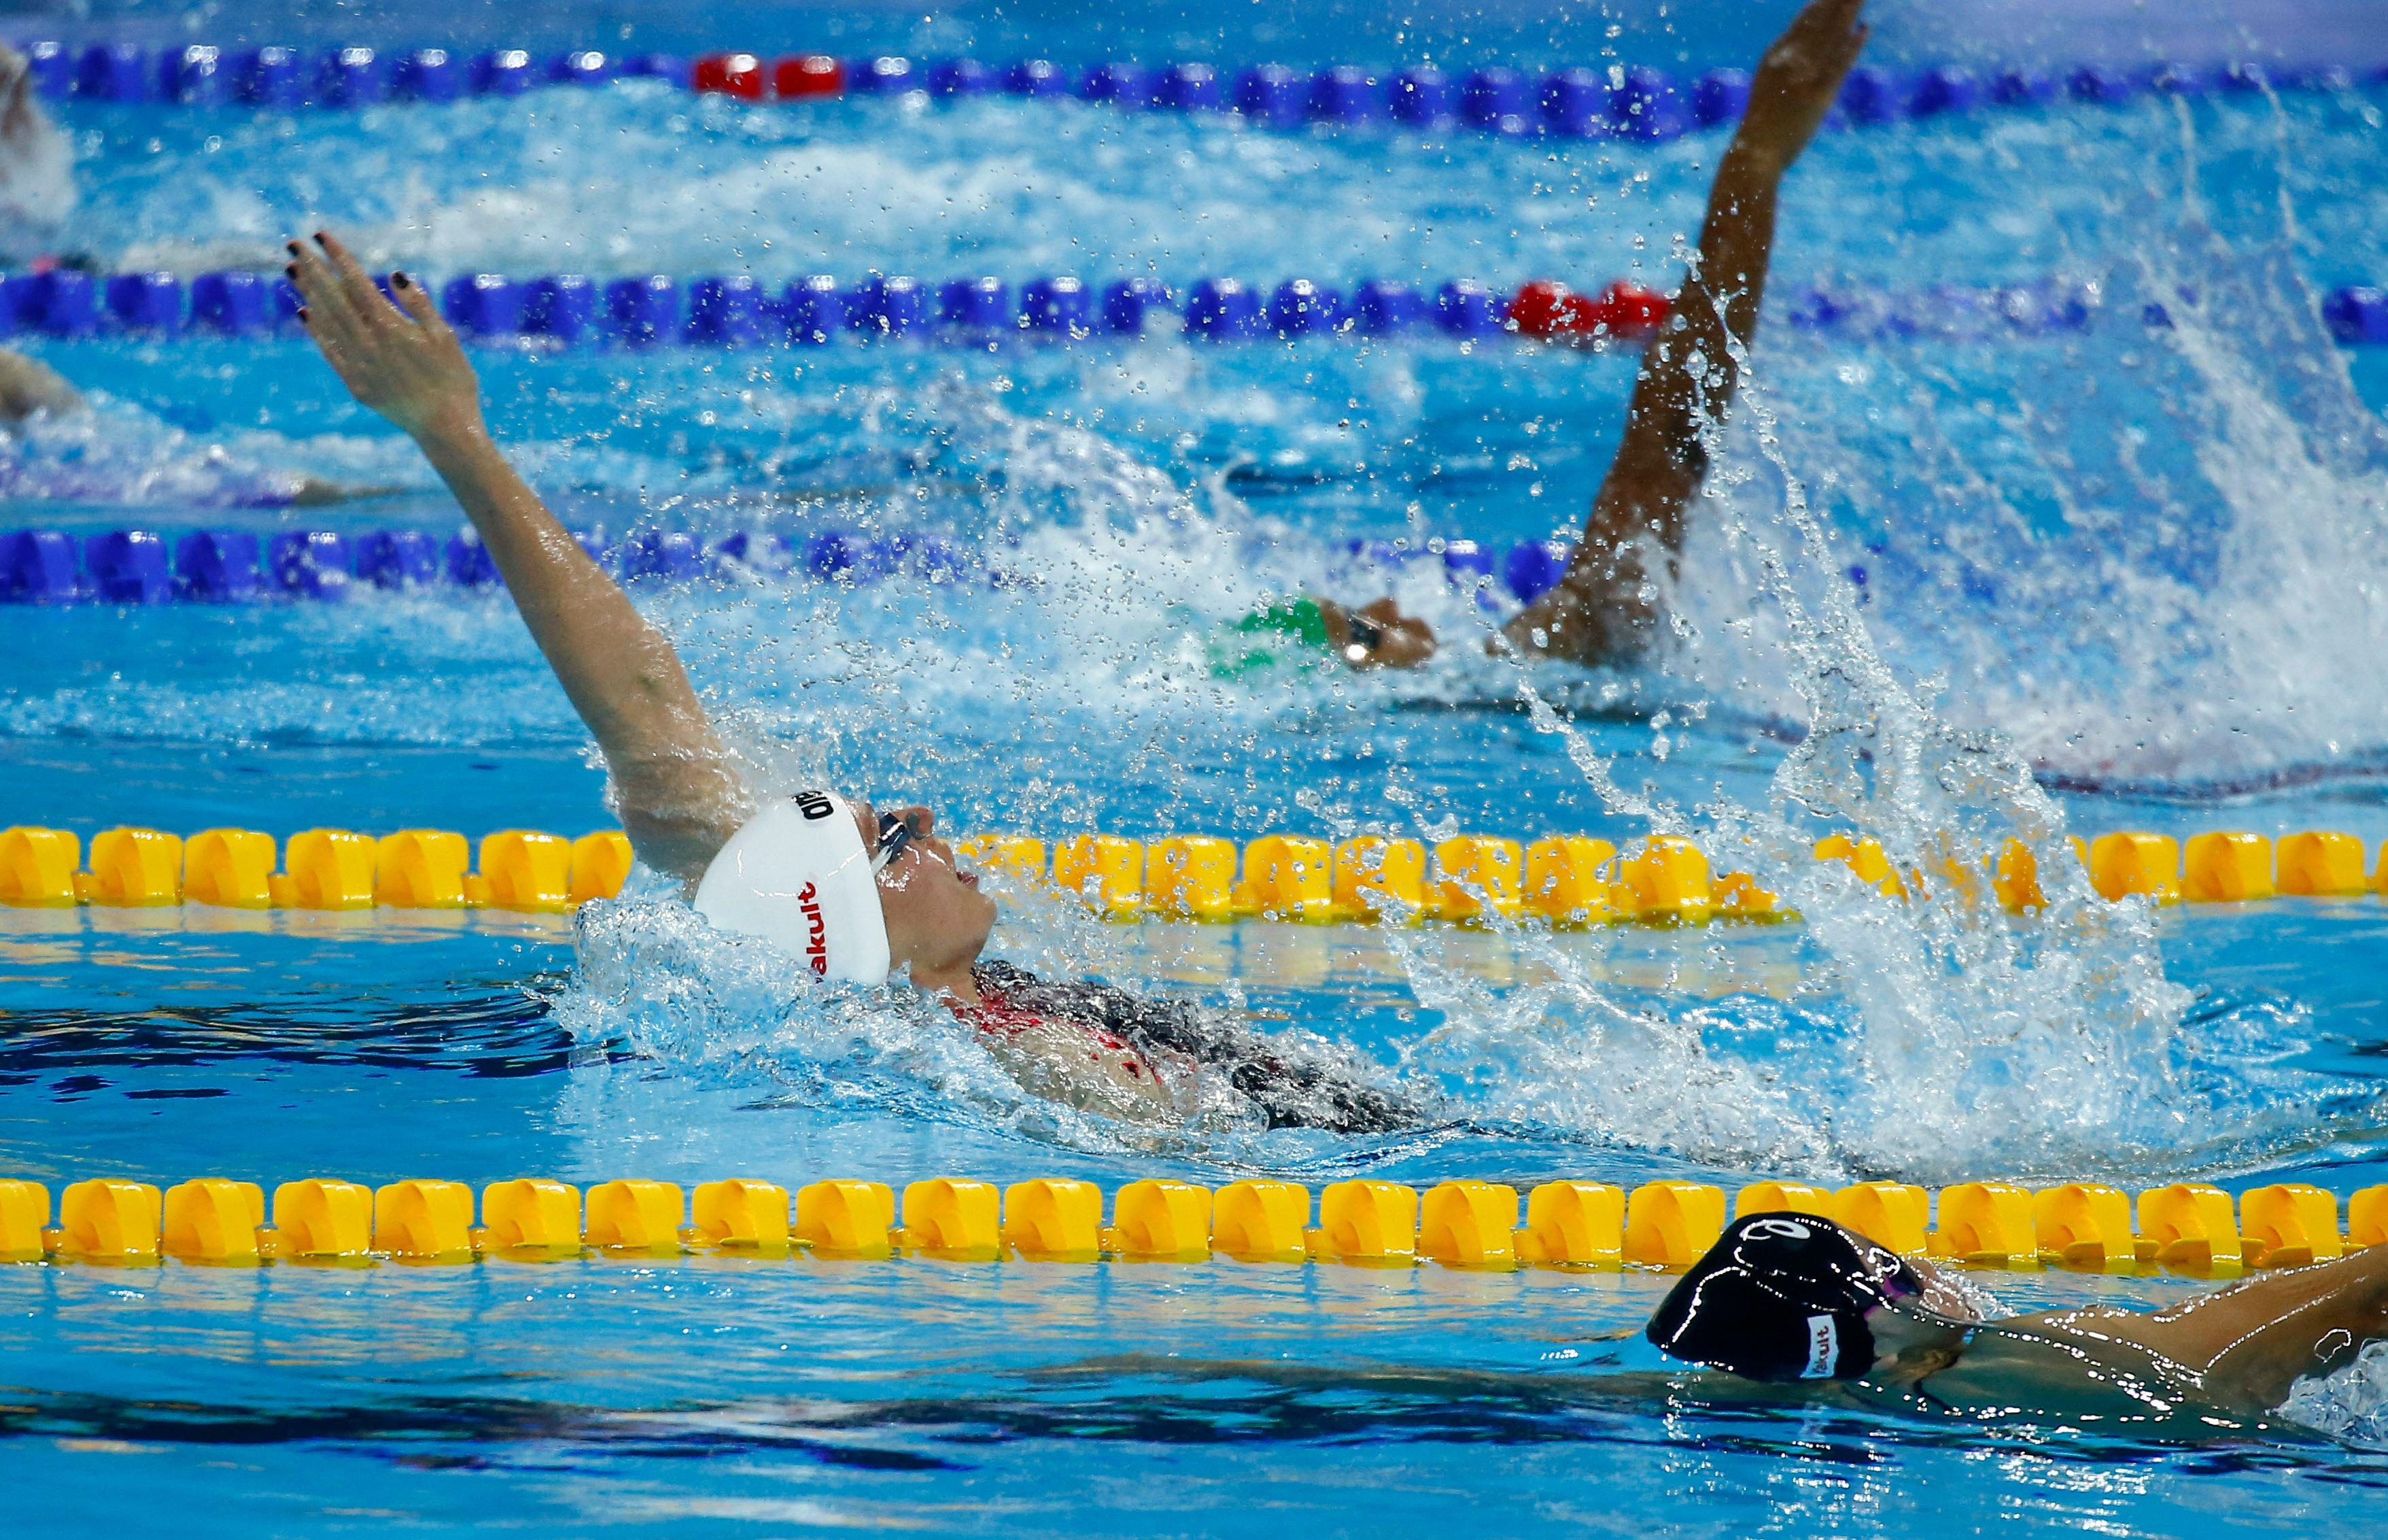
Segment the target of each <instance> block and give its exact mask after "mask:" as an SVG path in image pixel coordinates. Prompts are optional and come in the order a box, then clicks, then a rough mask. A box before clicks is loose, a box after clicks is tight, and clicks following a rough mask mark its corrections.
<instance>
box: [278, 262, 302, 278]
mask: <svg viewBox="0 0 2388 1540" xmlns="http://www.w3.org/2000/svg"><path fill="white" fill-rule="evenodd" d="M282 276H283V277H285V278H296V277H298V276H299V264H298V263H296V262H287V263H285V264H284V265H283V268H282Z"/></svg>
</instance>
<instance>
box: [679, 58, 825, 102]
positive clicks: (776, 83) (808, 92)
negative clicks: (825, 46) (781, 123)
mask: <svg viewBox="0 0 2388 1540" xmlns="http://www.w3.org/2000/svg"><path fill="white" fill-rule="evenodd" d="M689 83H690V85H691V86H692V88H693V89H695V90H697V91H702V92H710V93H712V94H713V95H718V96H735V97H737V98H738V99H739V100H740V101H742V102H759V101H764V100H767V99H768V98H771V97H777V98H779V99H780V100H781V101H801V100H805V99H807V98H819V97H826V96H843V95H845V62H844V61H843V60H840V59H836V58H832V57H830V56H829V55H827V54H795V55H792V56H791V57H787V58H783V59H775V60H773V61H771V62H770V63H768V64H766V63H765V62H764V61H763V60H762V58H760V57H758V56H756V55H754V54H707V55H705V57H703V58H701V59H698V60H697V61H696V68H695V69H693V70H692V71H691V73H690V78H689Z"/></svg>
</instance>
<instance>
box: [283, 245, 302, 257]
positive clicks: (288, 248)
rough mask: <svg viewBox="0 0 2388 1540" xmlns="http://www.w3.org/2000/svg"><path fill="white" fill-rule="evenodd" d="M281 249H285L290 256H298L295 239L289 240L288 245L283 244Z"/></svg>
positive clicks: (297, 246)
mask: <svg viewBox="0 0 2388 1540" xmlns="http://www.w3.org/2000/svg"><path fill="white" fill-rule="evenodd" d="M282 249H283V250H285V251H287V252H288V253H290V255H291V256H293V257H296V256H298V255H299V243H298V242H296V241H293V242H291V243H290V244H289V245H288V246H284V247H283V248H282Z"/></svg>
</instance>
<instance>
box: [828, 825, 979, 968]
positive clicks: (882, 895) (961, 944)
mask: <svg viewBox="0 0 2388 1540" xmlns="http://www.w3.org/2000/svg"><path fill="white" fill-rule="evenodd" d="M888 812H890V813H892V814H895V816H896V817H898V818H901V819H903V820H904V823H905V825H906V826H907V827H909V828H910V829H911V831H912V839H911V842H910V843H909V844H908V845H906V846H905V847H904V849H903V851H902V852H899V853H898V854H897V855H896V857H895V860H893V861H891V862H889V863H888V864H887V865H886V867H885V868H884V869H883V870H882V871H881V872H880V874H879V907H880V910H881V912H882V913H883V914H884V915H886V917H887V947H888V951H889V952H890V953H892V954H893V956H894V959H895V965H896V966H898V967H904V966H909V967H910V969H911V971H912V974H913V977H914V978H922V977H924V976H928V977H934V976H936V975H939V974H943V973H946V972H950V971H951V970H953V969H955V968H966V967H968V966H970V965H971V964H972V963H974V962H976V961H977V960H978V954H979V953H981V952H982V951H984V950H985V947H986V938H987V932H989V931H991V930H993V929H994V928H995V900H993V899H991V898H989V897H987V896H986V895H985V894H984V893H982V892H980V891H979V890H978V874H977V873H976V872H965V871H963V870H962V869H961V867H960V865H959V863H958V862H957V861H956V860H955V859H954V848H953V847H952V846H951V845H949V844H947V843H946V841H945V840H943V839H939V838H938V837H937V815H936V814H934V813H932V812H930V811H929V810H928V809H927V808H925V807H896V808H890V809H888ZM854 815H855V818H856V819H857V821H858V822H859V823H860V825H861V826H862V848H863V849H865V850H867V851H869V852H870V853H871V854H872V855H874V856H876V855H877V854H878V853H879V818H880V814H879V810H878V809H877V808H874V807H872V806H871V805H870V803H869V802H860V803H857V804H856V806H855V809H854Z"/></svg>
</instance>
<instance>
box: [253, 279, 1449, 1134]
mask: <svg viewBox="0 0 2388 1540" xmlns="http://www.w3.org/2000/svg"><path fill="white" fill-rule="evenodd" d="M289 249H290V256H291V262H290V267H289V270H288V271H289V274H290V278H291V281H292V282H293V283H295V284H298V286H299V296H300V298H301V300H302V304H301V307H300V309H299V318H300V320H301V321H302V322H304V323H305V325H306V327H307V334H308V335H309V336H311V337H312V338H313V339H314V341H315V343H316V345H317V346H318V347H320V348H322V350H323V353H324V359H325V360H326V361H327V362H329V363H330V364H331V366H332V368H333V370H334V371H335V372H337V374H338V375H339V377H340V379H341V381H342V383H343V384H345V385H347V386H348V387H349V391H350V392H351V393H353V394H354V395H355V397H356V398H357V399H358V400H359V401H361V402H362V403H363V404H364V405H366V406H368V407H370V408H372V409H373V410H375V411H378V412H380V413H381V414H382V415H383V416H384V417H387V419H389V421H390V422H391V423H395V424H396V425H397V426H398V427H399V428H400V429H401V430H403V431H404V432H405V433H406V434H407V435H410V436H411V437H412V438H413V440H414V442H415V443H416V445H417V446H418V447H420V448H422V450H423V452H424V454H425V456H426V458H427V459H428V460H429V461H431V465H432V468H433V469H434V470H436V471H438V473H439V475H440V477H441V478H442V479H443V480H445V481H446V482H447V484H448V486H449V488H450V490H451V491H453V492H454V493H455V495H456V500H457V501H458V502H459V503H460V504H462V505H463V507H464V513H465V516H466V517H467V518H469V519H471V520H472V522H473V525H474V527H475V528H476V529H477V530H479V532H480V535H481V541H482V545H483V546H484V548H485V549H487V550H488V551H489V556H490V559H491V560H492V561H494V562H496V563H497V567H498V572H499V574H500V575H501V576H502V577H503V578H504V580H505V586H506V592H507V593H508V594H509V595H510V596H512V598H513V600H514V604H515V606H516V607H517V608H518V609H519V610H520V612H521V613H522V618H523V623H524V624H525V625H527V627H528V628H529V630H530V633H531V637H532V638H533V639H534V640H535V641H536V642H537V643H538V644H539V648H540V651H541V652H542V653H543V654H545V656H546V658H547V661H548V664H549V666H550V667H552V668H553V670H554V671H555V676H556V680H557V682H558V683H560V684H561V685H562V686H563V687H564V691H565V695H566V696H568V697H570V699H571V701H572V704H573V707H574V708H575V709H576V710H577V711H578V713H580V719H581V720H582V721H583V722H584V723H586V724H587V725H588V727H589V731H590V733H591V736H592V737H593V738H595V739H596V740H597V747H598V750H599V751H600V752H601V753H602V754H603V756H604V760H605V767H606V770H607V772H608V773H609V776H610V780H611V788H610V789H611V795H612V798H613V802H614V808H615V811H616V813H617V814H619V815H620V817H621V820H622V827H623V828H624V829H625V830H626V831H627V832H628V833H629V837H630V843H631V847H632V848H633V849H634V850H635V851H636V852H638V856H639V859H640V861H641V863H643V864H644V865H646V866H647V867H648V868H649V869H651V870H653V871H655V872H658V873H661V874H663V875H665V876H667V877H673V878H676V879H677V880H678V881H679V882H680V884H681V887H682V890H683V891H684V892H686V893H687V894H688V895H689V898H690V902H691V903H692V905H693V907H694V908H695V909H696V911H697V913H698V914H700V915H704V916H705V918H706V919H707V920H708V921H710V922H711V923H712V924H713V925H714V927H715V928H718V929H720V930H724V931H729V932H733V933H737V934H742V935H747V936H753V937H756V938H758V939H761V940H766V941H768V942H770V943H771V944H772V945H773V946H774V947H776V948H777V949H778V950H779V952H781V953H782V954H784V955H785V956H786V957H787V958H788V959H789V960H790V963H791V965H792V966H794V967H796V968H801V969H808V970H809V972H810V973H811V974H812V975H813V976H816V977H819V978H825V979H827V978H835V979H841V980H845V981H850V982H853V983H857V984H863V985H869V986H878V985H883V984H886V983H888V982H890V981H891V979H892V978H898V977H901V978H908V980H909V982H910V983H911V985H912V986H913V987H914V988H916V989H919V990H921V991H924V992H925V993H927V994H928V995H929V996H931V997H932V998H933V999H934V1000H937V1001H939V1002H940V1003H942V1004H944V1005H945V1006H946V1008H948V1009H949V1010H951V1011H952V1012H953V1014H954V1015H955V1016H958V1017H959V1018H960V1019H961V1020H962V1021H963V1022H965V1023H967V1024H968V1025H969V1026H971V1027H972V1029H975V1030H976V1031H977V1033H978V1039H979V1041H980V1042H981V1043H983V1044H984V1046H985V1048H986V1050H987V1052H988V1053H989V1054H991V1055H993V1056H994V1057H995V1059H996V1060H997V1063H999V1064H1001V1065H1002V1066H1003V1067H1005V1069H1006V1071H1007V1072H1008V1073H1010V1075H1011V1077H1012V1078H1013V1079H1015V1080H1017V1081H1018V1082H1019V1083H1020V1084H1021V1085H1022V1086H1023V1088H1025V1089H1027V1090H1030V1091H1032V1092H1036V1093H1037V1094H1040V1095H1044V1096H1047V1097H1048V1098H1050V1099H1052V1100H1056V1101H1061V1102H1067V1103H1072V1104H1074V1105H1079V1106H1081V1107H1085V1108H1087V1109H1090V1110H1096V1111H1099V1112H1102V1113H1105V1114H1107V1115H1111V1116H1115V1117H1123V1118H1127V1119H1132V1120H1135V1121H1138V1122H1145V1123H1153V1124H1171V1123H1176V1122H1180V1121H1183V1120H1184V1119H1186V1118H1187V1117H1190V1116H1194V1115H1196V1114H1197V1113H1199V1112H1201V1111H1203V1110H1205V1109H1208V1108H1211V1107H1221V1106H1225V1107H1232V1108H1234V1109H1236V1110H1237V1111H1238V1112H1239V1113H1240V1114H1242V1115H1245V1116H1249V1117H1254V1118H1257V1119H1258V1120H1262V1121H1264V1122H1265V1123H1266V1124H1267V1125H1268V1126H1270V1127H1272V1128H1278V1127H1302V1128H1323V1129H1330V1130H1337V1131H1341V1132H1376V1131H1380V1130H1391V1129H1396V1128H1403V1127H1408V1126H1411V1125H1413V1124H1416V1123H1417V1122H1418V1121H1420V1118H1419V1117H1418V1115H1417V1113H1416V1111H1414V1110H1413V1109H1412V1108H1410V1107H1408V1106H1406V1105H1403V1104H1402V1103H1401V1102H1400V1101H1398V1100H1396V1099H1395V1098H1393V1097H1391V1096H1390V1095H1388V1094H1387V1093H1385V1092H1382V1091H1380V1090H1378V1089H1377V1088H1376V1087H1374V1086H1371V1085H1368V1084H1367V1083H1365V1081H1364V1080H1362V1079H1359V1078H1358V1077H1357V1076H1356V1075H1354V1074H1353V1073H1352V1072H1350V1071H1349V1070H1348V1069H1347V1068H1345V1067H1343V1066H1341V1065H1340V1064H1339V1063H1338V1062H1336V1061H1335V1060H1334V1059H1333V1057H1332V1055H1331V1054H1330V1053H1328V1052H1327V1051H1325V1050H1313V1049H1304V1048H1301V1047H1298V1046H1296V1045H1295V1044H1293V1043H1291V1042H1289V1041H1286V1040H1284V1039H1282V1038H1269V1037H1264V1036H1263V1035H1262V1034H1261V1033H1259V1032H1257V1031H1255V1030H1253V1029H1251V1027H1250V1026H1249V1025H1248V1024H1247V1023H1246V1022H1245V1021H1244V1019H1243V1018H1242V1017H1241V1016H1229V1015H1226V1014H1225V1013H1219V1012H1212V1011H1205V1010H1203V1009H1200V1008H1199V1007H1197V1006H1194V1005H1192V1004H1188V1003H1187V1002H1183V1001H1173V1000H1166V999H1162V1000H1150V999H1143V998H1139V997H1137V996H1135V995H1132V994H1129V993H1127V992H1126V991H1121V990H1114V989H1107V988H1104V987H1101V986H1099V985H1096V984H1094V983H1092V982H1088V981H1066V982H1065V981H1048V980H1044V979H1040V978H1035V976H1034V975H1032V974H1029V973H1028V972H1026V971H1025V970H1023V969H1021V968H1017V967H1011V966H1007V965H1005V964H1001V963H997V962H992V961H988V960H985V959H984V958H983V957H982V956H981V953H983V952H984V950H985V948H986V944H987V938H988V934H989V933H990V932H991V931H992V930H993V928H994V926H995V920H996V906H995V902H994V900H993V899H991V898H989V897H988V896H987V895H986V894H984V893H982V892H980V891H979V887H978V877H977V875H976V874H975V873H972V872H969V871H966V870H964V869H963V868H962V867H961V865H960V864H959V862H958V860H957V859H956V856H955V853H954V851H953V848H952V847H951V846H950V845H948V844H947V843H946V841H945V840H944V839H940V838H939V837H938V833H937V820H936V817H935V815H934V814H932V813H931V812H930V811H929V810H928V809H927V808H925V807H907V808H903V809H900V810H897V811H894V812H885V813H883V812H881V811H880V810H878V809H876V808H874V807H873V806H872V805H871V804H870V802H866V801H862V800H860V799H855V800H853V801H848V800H847V799H845V798H843V797H839V796H836V795H834V794H832V793H830V792H827V791H822V790H804V791H799V792H796V793H794V795H789V796H758V795H757V794H756V791H755V790H754V789H750V788H749V787H748V786H747V785H746V783H745V780H744V778H743V775H742V774H741V771H740V768H739V764H738V762H737V760H736V759H735V757H734V756H733V755H732V754H731V753H730V751H729V750H728V749H727V748H726V747H725V746H724V745H723V744H722V742H721V739H720V738H719V737H718V735H717V734H716V733H715V731H714V728H713V724H712V722H711V721H710V720H709V718H708V717H707V715H706V713H705V706H704V704H703V703H702V702H701V701H699V700H698V699H697V695H696V691H695V690H694V688H692V687H691V686H690V684H689V679H688V675H687V672H686V671H685V670H684V669H683V668H682V667H681V665H680V657H679V655H678V654H677V653H676V652H675V651H674V650H672V646H671V643H670V642H669V641H668V640H667V639H666V638H665V637H664V635H663V633H661V632H660V631H657V630H656V629H655V628H654V626H652V625H648V624H647V622H646V620H645V619H644V618H643V617H641V615H640V613H639V612H638V611H637V610H636V609H635V608H633V607H632V605H631V604H630V601H629V598H628V597H627V596H626V595H625V594H624V593H623V592H622V589H621V588H620V587H619V586H618V585H616V583H615V582H614V580H613V579H612V578H611V577H608V576H607V575H606V574H605V573H604V570H603V568H601V567H599V566H598V565H597V563H596V562H593V561H591V559H590V557H589V555H588V553H587V552H585V551H583V550H582V549H580V545H579V543H578V541H576V540H574V539H573V538H572V536H570V535H569V534H567V533H566V532H565V528H564V526H563V525H562V524H558V523H557V522H556V519H555V515H554V514H553V513H552V512H550V511H548V509H547V507H546V505H545V504H544V503H542V502H540V499H539V496H538V494H536V493H535V492H533V491H532V490H531V489H530V487H529V486H527V485H526V484H525V483H524V481H523V479H522V477H521V476H520V475H519V474H517V473H515V471H514V467H513V466H512V465H510V464H508V463H507V461H506V459H505V456H504V455H503V454H502V452H501V451H500V450H499V448H498V447H497V445H496V444H495V443H494V442H493V441H492V440H491V439H490V437H489V429H488V427H487V426H486V425H485V424H484V423H483V422H482V417H481V400H480V382H479V381H478V380H477V379H476V377H475V375H474V372H473V366H472V363H471V362H470V360H467V359H466V358H465V356H464V347H463V346H462V345H461V344H460V343H459V342H458V341H457V339H456V334H455V333H454V332H453V331H451V329H450V328H449V326H448V323H447V322H445V321H443V320H441V319H440V317H439V313H438V309H437V308H436V307H435V306H434V305H433V304H432V302H431V298H430V297H429V296H428V295H426V294H425V293H424V291H423V285H422V284H419V283H417V282H415V281H414V280H413V278H412V277H410V276H409V275H407V274H406V273H403V272H398V273H392V274H391V275H390V288H391V292H392V293H393V294H395V295H396V296H397V299H398V303H397V305H393V304H391V302H390V300H389V298H388V297H385V296H384V295H383V293H382V291H381V290H380V289H379V288H378V287H376V286H375V284H374V282H373V280H372V279H371V278H370V277H368V276H367V275H366V273H365V271H364V270H363V269H362V267H360V266H359V265H358V263H357V260H356V259H355V258H354V257H353V256H351V255H350V254H349V250H348V248H347V247H346V246H343V245H341V243H340V242H339V241H338V240H337V238H336V237H334V236H332V235H330V234H325V233H318V234H316V236H315V238H314V240H313V241H312V242H311V243H310V242H299V241H293V242H291V243H290V248H289ZM400 307H403V309H401V308H400Z"/></svg>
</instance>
